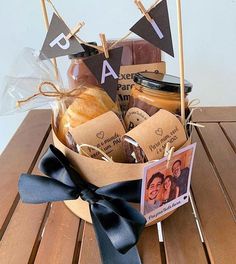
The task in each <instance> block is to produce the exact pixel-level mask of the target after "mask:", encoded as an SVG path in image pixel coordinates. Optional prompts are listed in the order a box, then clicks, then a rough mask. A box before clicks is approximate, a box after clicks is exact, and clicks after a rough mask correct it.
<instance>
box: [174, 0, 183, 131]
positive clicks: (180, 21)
mask: <svg viewBox="0 0 236 264" xmlns="http://www.w3.org/2000/svg"><path fill="white" fill-rule="evenodd" d="M176 1H177V18H178V43H179V67H180V96H181V121H182V124H183V126H184V127H185V85H184V48H183V30H182V14H181V0H176Z"/></svg>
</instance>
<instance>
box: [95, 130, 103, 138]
mask: <svg viewBox="0 0 236 264" xmlns="http://www.w3.org/2000/svg"><path fill="white" fill-rule="evenodd" d="M104 136H105V133H104V131H100V132H99V133H97V134H96V137H97V138H99V139H104Z"/></svg>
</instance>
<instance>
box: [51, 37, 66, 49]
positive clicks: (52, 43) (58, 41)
mask: <svg viewBox="0 0 236 264" xmlns="http://www.w3.org/2000/svg"><path fill="white" fill-rule="evenodd" d="M62 40H63V41H64V44H62V43H61V42H62ZM49 45H50V47H51V48H53V47H54V46H55V45H58V46H59V47H60V48H61V49H64V50H66V49H69V47H70V41H69V40H68V39H67V38H66V36H65V35H64V33H61V34H60V35H59V36H58V37H57V38H55V39H54V40H53V41H52V42H51V43H50V44H49Z"/></svg>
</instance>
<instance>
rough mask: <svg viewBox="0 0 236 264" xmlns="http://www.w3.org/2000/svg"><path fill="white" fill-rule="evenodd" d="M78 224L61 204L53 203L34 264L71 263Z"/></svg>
mask: <svg viewBox="0 0 236 264" xmlns="http://www.w3.org/2000/svg"><path fill="white" fill-rule="evenodd" d="M79 224H80V219H79V218H78V217H77V216H75V215H74V214H72V213H71V212H70V211H69V209H68V208H66V206H65V204H64V203H63V202H58V203H53V204H52V208H51V210H50V214H49V217H48V219H47V223H46V226H45V230H44V232H43V237H42V240H41V243H40V246H39V249H38V252H37V255H36V258H35V262H34V263H35V264H41V263H57V264H67V263H68V264H70V263H72V261H73V256H74V250H75V244H76V240H77V234H78V230H79Z"/></svg>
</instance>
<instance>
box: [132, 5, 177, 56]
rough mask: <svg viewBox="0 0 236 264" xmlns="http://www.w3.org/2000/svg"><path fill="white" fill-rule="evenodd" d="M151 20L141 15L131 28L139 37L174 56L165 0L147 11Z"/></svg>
mask: <svg viewBox="0 0 236 264" xmlns="http://www.w3.org/2000/svg"><path fill="white" fill-rule="evenodd" d="M148 13H149V15H150V17H151V18H152V20H151V21H148V20H147V18H146V17H145V16H143V17H142V18H141V19H140V20H139V21H138V22H137V23H136V24H135V25H134V26H133V27H132V28H131V29H130V31H132V32H134V33H135V34H137V35H138V36H140V37H141V38H143V39H145V40H146V41H148V42H150V43H151V44H152V45H154V46H156V47H158V48H160V49H161V50H163V51H164V52H166V53H168V54H169V55H171V56H172V57H174V50H173V43H172V37H171V29H170V21H169V13H168V7H167V2H166V0H162V1H161V2H160V3H159V4H158V5H156V6H155V7H154V8H152V9H151V10H150V11H149V12H148Z"/></svg>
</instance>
